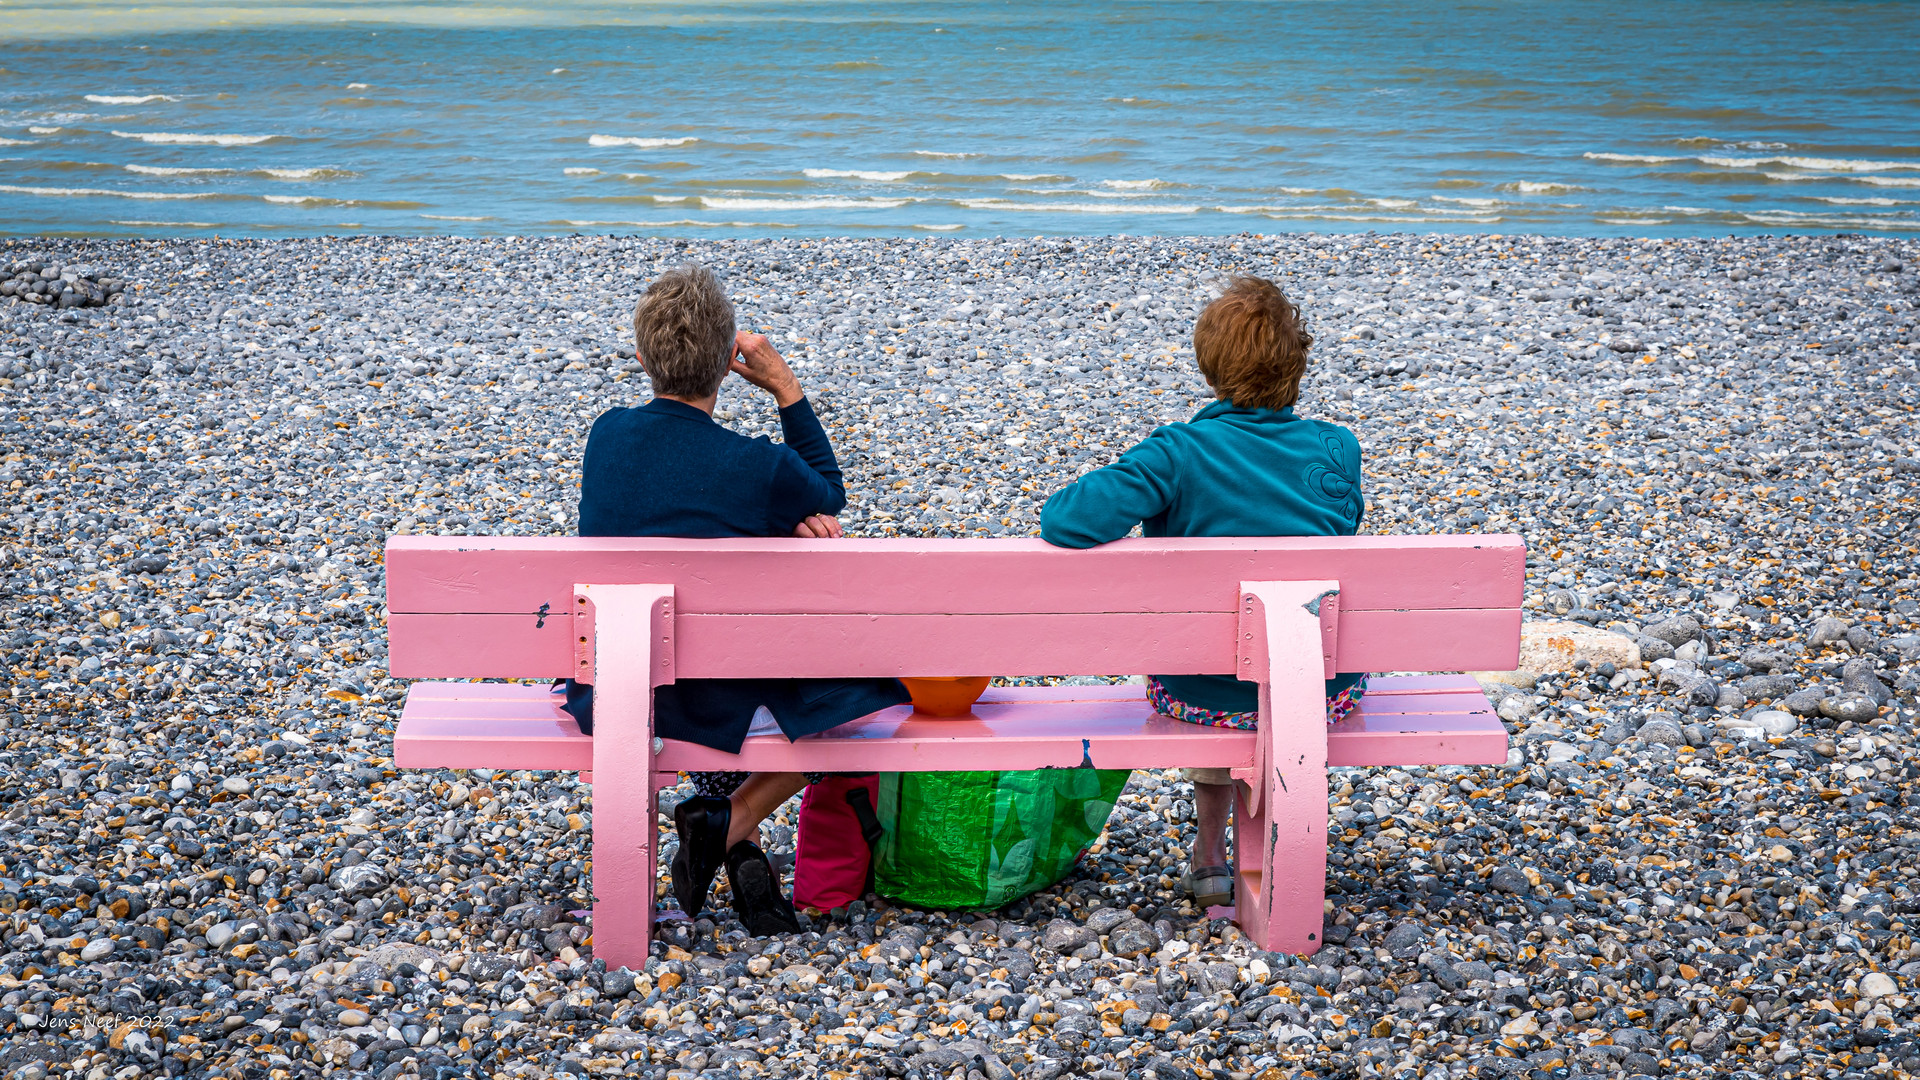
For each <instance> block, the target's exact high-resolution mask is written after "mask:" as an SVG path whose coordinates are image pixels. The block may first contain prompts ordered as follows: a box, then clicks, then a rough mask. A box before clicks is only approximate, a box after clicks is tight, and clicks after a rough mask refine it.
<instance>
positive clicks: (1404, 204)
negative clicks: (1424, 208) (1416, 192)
mask: <svg viewBox="0 0 1920 1080" xmlns="http://www.w3.org/2000/svg"><path fill="white" fill-rule="evenodd" d="M1365 201H1366V203H1367V205H1368V206H1377V207H1379V208H1380V209H1382V210H1411V209H1413V208H1414V207H1416V206H1419V205H1420V203H1419V202H1418V201H1417V200H1414V199H1367V200H1365Z"/></svg>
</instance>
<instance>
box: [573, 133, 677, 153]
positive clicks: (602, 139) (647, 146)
mask: <svg viewBox="0 0 1920 1080" xmlns="http://www.w3.org/2000/svg"><path fill="white" fill-rule="evenodd" d="M699 141H700V140H699V139H696V138H694V137H693V136H691V135H683V136H681V137H679V138H677V139H649V138H644V137H640V136H630V135H590V136H588V137H587V145H588V146H637V147H639V148H640V149H642V150H652V149H655V148H657V147H662V146H685V145H687V144H688V143H697V142H699Z"/></svg>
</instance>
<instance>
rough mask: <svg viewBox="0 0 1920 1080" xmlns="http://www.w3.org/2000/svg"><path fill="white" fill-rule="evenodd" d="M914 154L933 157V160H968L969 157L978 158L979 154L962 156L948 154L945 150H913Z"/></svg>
mask: <svg viewBox="0 0 1920 1080" xmlns="http://www.w3.org/2000/svg"><path fill="white" fill-rule="evenodd" d="M914 153H915V154H917V155H919V156H920V157H933V158H970V157H979V156H980V155H979V154H972V153H964V154H955V153H948V152H947V151H945V150H915V151H914Z"/></svg>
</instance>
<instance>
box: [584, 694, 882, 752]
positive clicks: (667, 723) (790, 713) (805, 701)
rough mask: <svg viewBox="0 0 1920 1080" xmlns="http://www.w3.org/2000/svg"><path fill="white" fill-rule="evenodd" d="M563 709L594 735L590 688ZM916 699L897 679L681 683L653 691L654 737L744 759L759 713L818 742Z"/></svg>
mask: <svg viewBox="0 0 1920 1080" xmlns="http://www.w3.org/2000/svg"><path fill="white" fill-rule="evenodd" d="M566 693H567V704H566V706H565V707H566V710H567V712H568V714H569V715H571V716H572V717H573V718H574V720H576V721H578V722H579V724H580V730H581V731H583V732H585V733H587V734H589V735H591V734H592V733H593V687H591V686H585V685H582V684H580V683H576V682H574V681H573V680H572V679H568V680H567V685H566ZM910 700H912V699H911V698H910V697H909V696H908V694H907V688H906V687H905V686H904V685H902V684H901V682H900V680H899V679H682V680H680V681H679V682H674V683H668V684H667V685H665V686H656V687H654V688H653V732H654V734H655V735H657V736H659V737H660V738H663V739H679V740H681V741H682V742H690V743H698V744H700V745H701V746H708V747H712V748H713V749H715V750H723V751H725V752H727V753H729V754H737V753H739V752H740V746H741V744H742V743H744V742H746V740H747V729H748V728H750V727H752V726H753V714H754V713H755V712H756V711H758V710H759V709H760V708H761V707H762V706H764V707H765V708H766V710H767V711H768V712H770V713H772V714H773V719H774V722H776V723H778V724H779V725H780V730H781V732H782V733H784V734H785V735H786V737H787V738H788V739H798V738H799V737H801V736H802V735H815V734H818V733H820V732H822V731H826V730H827V729H828V728H835V727H839V726H840V725H841V724H844V723H846V722H848V721H849V720H858V719H860V718H861V717H863V716H867V715H870V714H872V713H876V712H879V711H880V710H881V709H886V708H891V707H893V706H895V705H904V704H906V703H907V702H908V701H910Z"/></svg>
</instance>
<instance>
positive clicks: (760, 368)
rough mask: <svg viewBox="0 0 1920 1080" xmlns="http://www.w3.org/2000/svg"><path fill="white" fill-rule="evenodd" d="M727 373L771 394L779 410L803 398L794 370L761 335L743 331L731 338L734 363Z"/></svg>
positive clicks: (731, 363) (729, 365)
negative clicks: (729, 372) (731, 373)
mask: <svg viewBox="0 0 1920 1080" xmlns="http://www.w3.org/2000/svg"><path fill="white" fill-rule="evenodd" d="M728 370H730V371H732V372H733V373H734V374H735V375H738V376H740V377H741V378H743V379H745V380H747V381H748V382H750V383H752V384H753V385H755V386H757V387H759V388H760V389H762V390H765V391H766V392H767V393H769V394H772V395H773V402H774V404H775V405H778V406H779V407H780V408H782V409H784V408H786V407H787V406H789V405H791V404H793V403H794V402H796V401H799V400H800V398H801V397H802V396H803V395H802V394H801V393H800V380H799V379H797V378H795V377H794V374H793V369H792V368H790V367H788V366H787V362H786V360H784V359H782V358H781V356H780V354H779V353H778V352H777V351H775V350H774V347H773V343H772V342H770V341H768V340H767V339H766V337H765V336H764V335H761V334H749V333H747V332H746V331H744V330H743V331H741V332H739V333H737V334H735V335H733V360H732V361H731V362H730V363H729V364H728Z"/></svg>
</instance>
